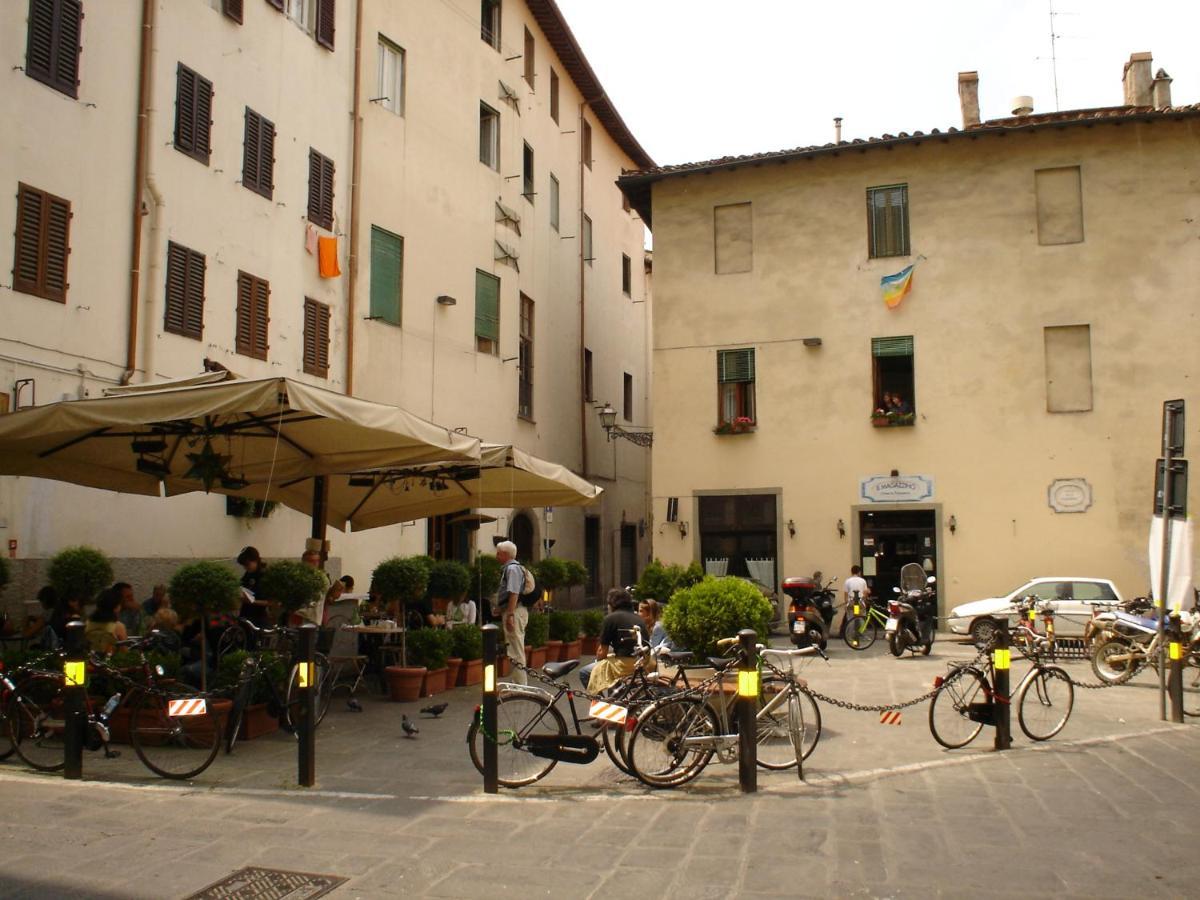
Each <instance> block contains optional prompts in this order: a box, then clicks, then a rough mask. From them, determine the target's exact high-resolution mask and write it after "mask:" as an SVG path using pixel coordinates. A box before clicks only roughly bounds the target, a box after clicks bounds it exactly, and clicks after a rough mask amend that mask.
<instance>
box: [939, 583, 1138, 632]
mask: <svg viewBox="0 0 1200 900" xmlns="http://www.w3.org/2000/svg"><path fill="white" fill-rule="evenodd" d="M1031 594H1032V595H1033V596H1035V597H1037V598H1038V599H1039V600H1049V601H1050V602H1051V603H1052V604H1053V605H1054V613H1055V620H1054V633H1055V634H1057V635H1061V636H1063V637H1079V636H1082V635H1083V629H1084V626H1085V625H1087V622H1088V619H1090V618H1091V617H1092V611H1093V610H1094V609H1096V608H1097V607H1100V608H1103V609H1108V608H1110V607H1115V606H1117V605H1118V604H1120V603H1121V602H1122V601H1121V594H1120V592H1119V591H1118V590H1117V586H1116V585H1115V584H1113V583H1112V582H1111V581H1109V580H1107V579H1105V578H1073V577H1061V576H1060V577H1056V578H1035V579H1033V580H1032V581H1028V582H1026V583H1025V584H1023V585H1021V586H1020V587H1019V588H1017V589H1016V590H1015V591H1010V592H1009V593H1007V594H1005V595H1004V596H1002V597H989V598H988V599H986V600H975V601H972V602H971V603H963V604H960V605H959V606H956V607H954V609H952V610H950V615H949V617H948V623H949V625H950V631H952V632H953V633H954V634H964V635H970V637H971V640H973V641H974V642H975V643H976V645H978V646H983V645H984V644H985V643H986V642H988V641H990V640H991V638H992V634H993V633H994V632H995V630H996V625H997V624H998V623H999V622H1001V621H1003V620H1004V619H1006V618H1007V620H1008V623H1009V624H1010V625H1015V624H1016V622H1017V612H1016V603H1017V601H1018V600H1020V599H1021V598H1022V597H1028V596H1030V595H1031Z"/></svg>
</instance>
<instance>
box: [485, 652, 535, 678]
mask: <svg viewBox="0 0 1200 900" xmlns="http://www.w3.org/2000/svg"><path fill="white" fill-rule="evenodd" d="M525 650H526V655H525V658H526V659H529V654H528V651H529V648H528V647H526V648H525ZM497 665H498V671H497V672H496V675H497V676H498V677H500V678H503V677H504V676H505V675H507V674H508V673H509V672H511V671H512V660H511V659H509V658H508V654H507V653H501V654H500V656H499V662H498V664H497ZM479 678H480V680H481V681H482V680H483V670H482V669H481V670H480V674H479Z"/></svg>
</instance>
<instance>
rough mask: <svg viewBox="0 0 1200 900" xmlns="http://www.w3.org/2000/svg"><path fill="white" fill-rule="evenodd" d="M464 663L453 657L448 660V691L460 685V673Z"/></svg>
mask: <svg viewBox="0 0 1200 900" xmlns="http://www.w3.org/2000/svg"><path fill="white" fill-rule="evenodd" d="M462 664H463V661H462V660H461V659H459V658H457V657H451V658H450V659H448V660H446V689H447V690H449V689H450V688H452V687H454V686H455V685H456V684H458V673H459V670H460V669H461V668H462Z"/></svg>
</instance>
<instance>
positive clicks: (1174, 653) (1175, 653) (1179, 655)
mask: <svg viewBox="0 0 1200 900" xmlns="http://www.w3.org/2000/svg"><path fill="white" fill-rule="evenodd" d="M1167 647H1168V650H1169V652H1170V655H1171V661H1172V662H1174V661H1176V660H1179V659H1183V644H1181V643H1179V642H1178V641H1171V643H1170V644H1168V645H1167Z"/></svg>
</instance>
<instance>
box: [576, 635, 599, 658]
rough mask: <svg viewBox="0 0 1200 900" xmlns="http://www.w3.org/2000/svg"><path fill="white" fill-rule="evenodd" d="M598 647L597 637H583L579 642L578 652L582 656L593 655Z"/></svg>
mask: <svg viewBox="0 0 1200 900" xmlns="http://www.w3.org/2000/svg"><path fill="white" fill-rule="evenodd" d="M599 649H600V638H599V637H584V638H583V639H582V641H581V642H580V647H579V652H580V653H582V654H583V655H584V656H595V655H596V651H597V650H599Z"/></svg>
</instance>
